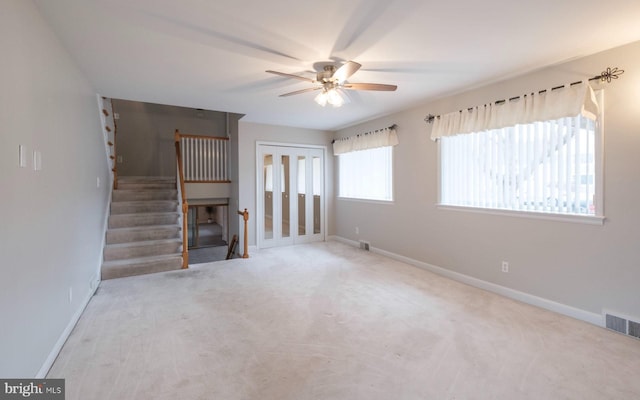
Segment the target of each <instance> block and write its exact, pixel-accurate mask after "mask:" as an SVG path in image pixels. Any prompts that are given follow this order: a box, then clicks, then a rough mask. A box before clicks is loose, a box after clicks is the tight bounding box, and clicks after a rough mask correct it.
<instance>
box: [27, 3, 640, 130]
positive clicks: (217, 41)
mask: <svg viewBox="0 0 640 400" xmlns="http://www.w3.org/2000/svg"><path fill="white" fill-rule="evenodd" d="M36 3H37V5H38V7H39V9H40V10H41V12H42V14H43V15H44V17H45V19H46V20H47V21H48V22H49V23H50V24H51V26H52V27H53V29H54V31H55V32H56V33H57V34H58V36H59V38H60V39H61V41H62V42H63V43H64V45H65V46H66V47H67V49H68V50H69V52H70V53H71V54H72V56H73V58H74V59H75V60H76V61H77V63H78V65H79V66H80V67H81V69H82V70H83V71H84V72H85V73H86V75H87V76H88V77H89V79H90V80H91V82H92V83H93V85H94V86H95V88H96V90H97V91H98V93H100V94H101V95H103V96H108V97H113V98H120V99H128V100H137V101H144V102H151V103H160V104H170V105H178V106H184V107H193V108H204V109H209V110H218V111H227V112H234V113H240V114H246V116H245V117H244V118H243V121H250V122H259V123H266V124H275V125H287V126H298V127H306V128H317V129H327V130H334V129H338V128H341V127H345V126H348V125H351V124H354V123H357V122H360V121H364V120H367V119H370V118H373V117H376V116H379V115H383V114H388V113H391V112H394V111H397V110H400V109H404V108H407V107H409V106H412V105H416V104H419V103H421V102H424V101H426V100H428V99H431V98H434V97H438V96H441V95H443V94H446V93H452V92H455V91H459V90H461V89H463V88H465V87H469V86H478V85H481V84H482V83H483V82H490V81H496V80H500V79H502V78H503V77H506V76H514V75H518V74H521V73H524V72H527V71H531V70H534V69H538V68H541V67H544V66H547V65H550V64H555V63H558V62H560V61H564V60H568V59H571V58H575V57H579V56H585V55H588V54H592V53H596V52H598V51H602V50H605V49H608V48H611V47H615V46H618V45H622V44H626V43H630V42H633V41H637V40H640V24H639V23H638V21H640V1H638V0H608V1H604V0H536V1H519V0H485V1H476V0H442V1H438V2H436V1H431V0H323V1H319V0H314V1H308V0H298V1H293V0H213V1H212V0H180V1H176V0H55V1H52V0H36ZM331 60H336V61H342V62H343V61H346V60H354V61H357V62H358V63H360V64H362V66H363V67H362V69H361V70H360V71H358V72H357V73H356V74H355V75H353V76H352V77H351V78H350V79H349V81H350V82H373V83H388V84H396V85H398V90H397V91H396V92H364V91H358V92H353V91H350V92H349V93H350V94H351V95H352V96H351V103H350V104H347V105H345V106H343V107H341V108H332V107H330V106H327V107H326V108H322V107H320V106H319V105H317V104H316V103H315V102H314V101H313V98H314V96H315V95H316V93H317V92H311V93H305V94H300V95H297V96H291V97H278V95H279V94H282V93H286V92H290V91H294V90H299V89H303V88H306V87H308V86H309V84H308V83H305V82H303V81H299V80H294V79H285V78H281V77H278V76H275V75H271V74H267V73H265V70H267V69H272V70H277V71H282V72H286V73H292V74H299V75H305V76H309V77H311V78H313V77H315V75H314V72H313V71H314V64H316V63H317V62H321V61H331ZM603 67H606V66H603ZM595 72H596V73H597V72H599V71H595Z"/></svg>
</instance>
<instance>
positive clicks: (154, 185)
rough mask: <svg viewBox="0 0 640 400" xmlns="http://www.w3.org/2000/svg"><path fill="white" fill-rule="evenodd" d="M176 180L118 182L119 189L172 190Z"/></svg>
mask: <svg viewBox="0 0 640 400" xmlns="http://www.w3.org/2000/svg"><path fill="white" fill-rule="evenodd" d="M175 188H176V182H175V181H173V182H118V189H117V190H172V189H175Z"/></svg>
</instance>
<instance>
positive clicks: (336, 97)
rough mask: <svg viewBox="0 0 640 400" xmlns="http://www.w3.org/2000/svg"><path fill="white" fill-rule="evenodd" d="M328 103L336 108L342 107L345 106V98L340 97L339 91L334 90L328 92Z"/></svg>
mask: <svg viewBox="0 0 640 400" xmlns="http://www.w3.org/2000/svg"><path fill="white" fill-rule="evenodd" d="M327 102H328V103H329V104H331V105H332V106H334V107H342V105H343V104H344V98H343V97H342V96H341V95H340V93H339V92H338V90H337V89H335V88H333V89H330V90H329V91H328V92H327Z"/></svg>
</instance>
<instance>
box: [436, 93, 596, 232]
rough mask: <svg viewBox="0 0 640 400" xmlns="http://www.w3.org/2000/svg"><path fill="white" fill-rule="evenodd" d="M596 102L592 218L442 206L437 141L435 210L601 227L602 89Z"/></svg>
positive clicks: (539, 212) (440, 157)
mask: <svg viewBox="0 0 640 400" xmlns="http://www.w3.org/2000/svg"><path fill="white" fill-rule="evenodd" d="M594 93H595V95H596V99H597V101H598V106H599V111H598V118H597V120H596V121H595V132H594V140H595V151H594V163H595V166H594V167H595V170H594V175H595V176H594V178H595V194H594V197H595V207H596V208H595V215H580V214H568V213H549V212H541V211H535V210H510V209H499V208H488V207H486V208H485V207H471V206H458V205H452V204H443V203H442V184H443V182H442V154H441V141H440V140H438V141H437V146H436V147H437V152H436V153H437V173H436V175H437V187H438V198H437V202H436V208H437V209H439V210H450V211H463V212H472V213H479V214H490V215H501V216H510V217H520V218H531V219H541V220H550V221H561V222H574V223H584V224H592V225H603V224H604V221H605V220H606V216H605V214H604V210H605V209H604V152H605V141H604V126H605V123H604V91H603V90H602V89H600V90H596V91H595V92H594Z"/></svg>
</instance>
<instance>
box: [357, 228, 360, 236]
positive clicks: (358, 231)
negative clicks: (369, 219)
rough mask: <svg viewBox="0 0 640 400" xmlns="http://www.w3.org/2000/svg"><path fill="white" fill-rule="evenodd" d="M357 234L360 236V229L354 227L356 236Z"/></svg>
mask: <svg viewBox="0 0 640 400" xmlns="http://www.w3.org/2000/svg"><path fill="white" fill-rule="evenodd" d="M359 234H360V228H358V227H357V226H356V235H359Z"/></svg>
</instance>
